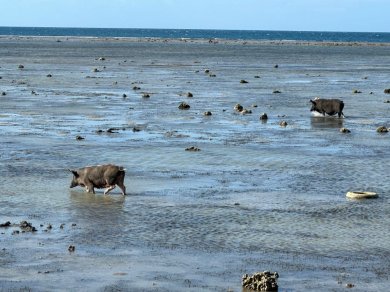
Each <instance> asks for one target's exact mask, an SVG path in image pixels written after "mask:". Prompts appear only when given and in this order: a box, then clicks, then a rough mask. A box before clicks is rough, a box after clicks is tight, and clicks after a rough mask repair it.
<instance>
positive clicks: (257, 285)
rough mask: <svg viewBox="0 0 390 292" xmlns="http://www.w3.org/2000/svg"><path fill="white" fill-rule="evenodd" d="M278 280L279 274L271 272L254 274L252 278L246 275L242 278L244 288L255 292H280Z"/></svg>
mask: <svg viewBox="0 0 390 292" xmlns="http://www.w3.org/2000/svg"><path fill="white" fill-rule="evenodd" d="M278 278H279V274H278V273H277V272H274V273H271V272H269V271H264V272H258V273H254V274H253V275H252V276H250V275H248V274H245V275H243V276H242V286H243V287H244V288H247V289H251V290H254V291H278V284H277V282H276V280H277V279H278Z"/></svg>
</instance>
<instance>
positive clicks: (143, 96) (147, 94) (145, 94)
mask: <svg viewBox="0 0 390 292" xmlns="http://www.w3.org/2000/svg"><path fill="white" fill-rule="evenodd" d="M149 97H150V94H149V93H144V94H142V98H149Z"/></svg>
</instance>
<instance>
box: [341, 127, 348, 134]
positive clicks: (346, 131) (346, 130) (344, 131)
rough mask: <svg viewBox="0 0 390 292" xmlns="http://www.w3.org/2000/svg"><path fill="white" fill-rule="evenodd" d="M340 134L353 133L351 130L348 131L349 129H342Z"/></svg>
mask: <svg viewBox="0 0 390 292" xmlns="http://www.w3.org/2000/svg"><path fill="white" fill-rule="evenodd" d="M340 132H341V133H351V131H350V130H349V129H347V128H341V129H340Z"/></svg>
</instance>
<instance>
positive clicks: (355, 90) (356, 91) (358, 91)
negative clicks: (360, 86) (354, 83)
mask: <svg viewBox="0 0 390 292" xmlns="http://www.w3.org/2000/svg"><path fill="white" fill-rule="evenodd" d="M352 93H355V94H356V93H362V92H361V91H360V90H357V89H354V90H353V91H352Z"/></svg>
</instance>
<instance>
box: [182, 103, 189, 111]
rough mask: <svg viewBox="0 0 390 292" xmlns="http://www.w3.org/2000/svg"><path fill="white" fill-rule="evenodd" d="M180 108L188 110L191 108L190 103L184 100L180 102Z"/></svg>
mask: <svg viewBox="0 0 390 292" xmlns="http://www.w3.org/2000/svg"><path fill="white" fill-rule="evenodd" d="M179 109H181V110H188V109H190V105H189V104H188V103H185V102H182V103H180V104H179Z"/></svg>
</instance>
